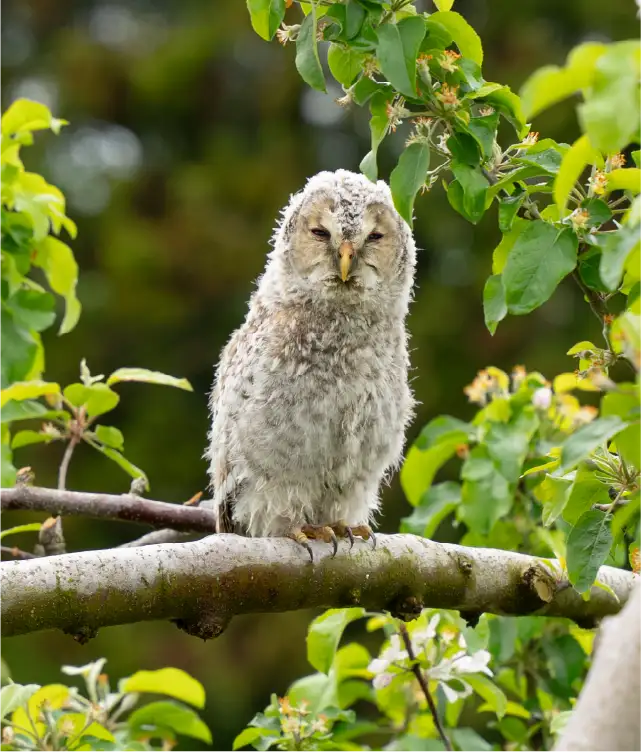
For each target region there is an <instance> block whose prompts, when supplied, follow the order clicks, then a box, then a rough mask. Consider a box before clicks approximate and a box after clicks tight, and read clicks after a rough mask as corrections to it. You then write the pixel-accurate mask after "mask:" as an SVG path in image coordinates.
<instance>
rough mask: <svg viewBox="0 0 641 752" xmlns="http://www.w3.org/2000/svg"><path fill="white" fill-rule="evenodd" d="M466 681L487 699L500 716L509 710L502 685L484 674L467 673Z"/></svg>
mask: <svg viewBox="0 0 641 752" xmlns="http://www.w3.org/2000/svg"><path fill="white" fill-rule="evenodd" d="M465 681H466V682H467V683H468V684H469V685H470V686H471V687H472V689H473V690H474V691H475V692H476V694H477V695H480V696H481V697H482V698H483V699H484V700H485V702H486V703H487V704H488V705H489V706H490V708H491V709H492V710H493V711H494V712H495V713H496V716H497V717H498V718H503V716H504V715H505V713H506V711H507V697H506V696H505V692H503V690H502V689H501V688H500V687H498V686H497V685H496V684H495V683H494V682H493V681H492V680H491V679H489V678H488V677H487V676H484V675H483V674H466V675H465Z"/></svg>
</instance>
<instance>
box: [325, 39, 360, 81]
mask: <svg viewBox="0 0 641 752" xmlns="http://www.w3.org/2000/svg"><path fill="white" fill-rule="evenodd" d="M365 57H366V56H365V55H364V54H363V53H362V52H358V51H356V50H353V49H351V48H350V47H343V46H342V45H340V44H331V45H330V46H329V52H328V53H327V64H328V65H329V69H330V71H331V72H332V75H333V76H334V78H335V79H336V80H337V81H338V83H339V84H342V85H343V86H351V85H352V83H353V82H354V79H355V78H356V76H358V74H359V73H361V72H362V70H363V62H364V60H365Z"/></svg>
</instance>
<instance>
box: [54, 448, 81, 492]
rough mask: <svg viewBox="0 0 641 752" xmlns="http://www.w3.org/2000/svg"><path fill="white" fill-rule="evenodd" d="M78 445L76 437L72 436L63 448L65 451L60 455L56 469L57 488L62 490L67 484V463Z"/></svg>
mask: <svg viewBox="0 0 641 752" xmlns="http://www.w3.org/2000/svg"><path fill="white" fill-rule="evenodd" d="M77 445H78V439H77V438H76V437H75V436H73V437H72V438H71V439H70V441H69V443H68V444H67V448H66V449H65V453H64V454H63V456H62V462H61V463H60V470H58V490H59V491H64V490H65V488H66V485H67V471H68V470H69V463H70V462H71V457H72V455H73V451H74V449H75V448H76V446H77Z"/></svg>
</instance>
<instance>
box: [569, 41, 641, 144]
mask: <svg viewBox="0 0 641 752" xmlns="http://www.w3.org/2000/svg"><path fill="white" fill-rule="evenodd" d="M640 109H641V99H640V94H639V42H638V41H636V40H630V41H625V42H616V43H615V44H611V45H609V47H608V49H607V51H606V52H604V54H603V55H601V56H600V57H599V59H598V60H597V62H596V66H595V70H594V79H593V81H592V88H591V90H590V92H589V95H588V96H587V97H586V101H585V102H584V103H583V104H581V105H579V107H578V113H579V121H580V123H581V126H582V129H583V131H584V132H585V133H587V135H588V136H589V138H590V141H591V142H592V144H593V145H594V147H595V148H596V149H599V150H600V151H602V152H603V153H604V154H614V153H616V152H618V151H621V150H622V149H623V148H625V147H626V146H627V145H628V144H629V143H631V142H634V141H638V139H639V110H640Z"/></svg>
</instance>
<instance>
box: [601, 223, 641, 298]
mask: <svg viewBox="0 0 641 752" xmlns="http://www.w3.org/2000/svg"><path fill="white" fill-rule="evenodd" d="M638 248H639V227H638V226H636V227H630V226H628V225H623V226H622V227H621V228H619V229H618V230H617V231H616V232H613V233H608V235H606V236H605V238H604V242H603V244H602V249H603V254H602V256H601V265H600V267H599V274H600V276H601V280H602V281H603V284H604V285H605V286H606V288H607V289H608V290H616V289H617V288H618V287H619V285H620V284H621V278H622V277H623V272H624V269H625V265H626V262H627V261H628V259H629V258H630V256H631V255H632V253H633V252H634V251H635V250H637V249H638Z"/></svg>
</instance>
